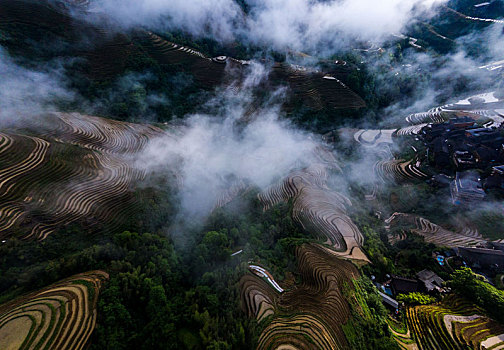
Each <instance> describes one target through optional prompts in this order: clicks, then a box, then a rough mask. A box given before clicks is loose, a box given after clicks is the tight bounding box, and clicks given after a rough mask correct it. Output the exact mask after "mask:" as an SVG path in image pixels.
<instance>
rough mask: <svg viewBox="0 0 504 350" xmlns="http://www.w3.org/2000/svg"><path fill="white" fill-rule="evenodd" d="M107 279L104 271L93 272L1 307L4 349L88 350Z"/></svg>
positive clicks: (0, 343) (0, 339)
mask: <svg viewBox="0 0 504 350" xmlns="http://www.w3.org/2000/svg"><path fill="white" fill-rule="evenodd" d="M107 279H108V274H107V273H105V272H103V271H90V272H86V273H82V274H79V275H75V276H72V277H70V278H68V279H65V280H63V281H60V282H58V283H55V284H53V285H51V286H49V287H47V288H44V289H42V290H40V291H36V292H33V293H30V294H27V295H24V296H22V297H20V298H17V299H15V300H12V301H10V302H7V303H5V304H3V305H0V347H1V348H2V349H5V350H11V349H12V350H13V349H55V350H56V349H58V350H64V349H69V350H70V349H71V350H74V349H84V348H85V346H86V343H87V341H88V339H89V337H90V335H91V333H92V332H93V330H94V328H95V325H96V305H97V301H98V296H99V292H100V288H101V287H102V285H103V283H104V282H105V281H106V280H107Z"/></svg>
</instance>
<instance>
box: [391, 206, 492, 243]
mask: <svg viewBox="0 0 504 350" xmlns="http://www.w3.org/2000/svg"><path fill="white" fill-rule="evenodd" d="M385 223H386V225H388V227H394V226H396V225H401V226H404V227H405V229H407V230H409V231H410V232H412V233H415V234H417V235H420V236H422V237H423V238H424V239H425V241H426V242H429V243H433V244H435V245H438V246H442V247H450V248H454V247H459V246H464V247H470V246H475V245H477V244H478V243H484V242H486V240H485V239H483V237H482V236H481V235H480V234H479V232H478V231H477V230H471V229H469V228H465V229H463V230H461V231H459V232H453V231H449V230H446V229H444V228H442V227H441V226H439V225H436V224H434V223H432V222H430V221H429V220H427V219H425V218H422V217H419V216H416V215H412V214H405V213H394V214H392V215H391V216H390V217H389V218H388V219H387V220H385Z"/></svg>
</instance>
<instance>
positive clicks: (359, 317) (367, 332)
mask: <svg viewBox="0 0 504 350" xmlns="http://www.w3.org/2000/svg"><path fill="white" fill-rule="evenodd" d="M353 284H354V286H353V287H354V288H353V289H350V288H349V290H348V291H347V292H346V293H345V294H346V297H347V298H348V300H349V304H350V307H351V314H352V318H351V319H350V320H349V321H348V322H347V323H346V324H345V325H343V331H344V332H345V336H346V338H347V341H348V343H349V345H350V348H351V349H362V350H365V349H369V350H378V349H379V350H397V349H399V347H398V345H397V343H396V342H395V340H393V338H392V336H391V333H390V330H389V327H388V323H387V317H388V311H387V309H386V308H385V306H383V303H382V301H381V297H380V295H379V294H378V292H377V291H376V288H375V287H374V286H373V284H372V283H371V281H370V280H369V278H367V277H365V276H362V277H360V278H359V279H357V280H355V281H353Z"/></svg>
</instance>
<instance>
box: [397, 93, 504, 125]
mask: <svg viewBox="0 0 504 350" xmlns="http://www.w3.org/2000/svg"><path fill="white" fill-rule="evenodd" d="M503 112H504V99H503V97H502V96H501V95H500V94H499V93H497V92H489V93H485V94H480V95H476V96H472V97H469V98H467V99H465V100H460V101H457V102H455V103H450V104H447V105H444V106H439V107H435V108H432V109H430V110H428V111H427V112H422V113H414V114H410V115H408V116H407V117H406V122H408V123H409V124H410V125H420V124H422V123H442V122H445V121H447V120H448V119H450V118H454V117H456V116H460V115H469V116H471V117H473V118H474V119H475V120H481V119H488V120H489V121H490V122H489V124H488V125H486V126H487V127H490V126H499V125H500V124H501V123H502V122H503V121H504V118H503Z"/></svg>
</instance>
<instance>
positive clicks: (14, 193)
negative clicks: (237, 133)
mask: <svg viewBox="0 0 504 350" xmlns="http://www.w3.org/2000/svg"><path fill="white" fill-rule="evenodd" d="M161 133H162V131H161V130H160V129H157V128H155V127H151V126H144V125H137V124H130V123H123V122H117V121H112V120H108V119H103V118H98V117H92V116H85V115H80V114H76V113H72V114H64V113H54V114H50V115H47V116H43V117H40V119H38V118H34V119H33V120H32V121H31V122H28V121H27V122H26V123H24V126H23V129H10V130H5V131H3V132H1V133H0V238H2V239H6V238H9V237H11V236H17V237H20V238H22V239H39V240H41V239H44V238H46V237H47V235H49V234H50V233H51V232H53V231H54V230H55V229H57V228H58V227H60V226H61V225H67V224H69V223H71V222H74V221H76V220H80V222H81V224H84V225H86V226H96V227H97V228H98V227H101V225H103V224H105V223H107V225H108V224H110V227H113V226H114V225H117V224H119V223H120V222H121V220H123V219H124V218H125V217H127V215H128V210H131V209H133V206H132V204H133V199H132V197H131V190H132V185H133V184H134V183H135V181H138V180H141V179H142V178H143V177H144V176H145V174H144V172H143V171H142V170H139V169H135V168H133V167H132V165H131V162H130V161H129V160H128V158H129V157H131V156H132V155H134V154H135V153H137V152H139V151H140V150H142V149H143V147H144V146H145V144H146V142H147V140H148V139H149V137H153V136H155V135H160V134H161Z"/></svg>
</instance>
